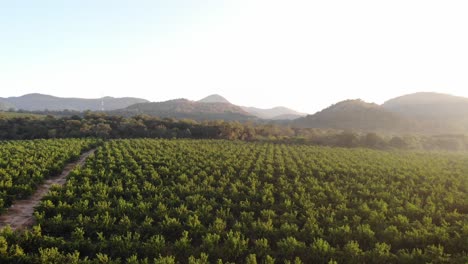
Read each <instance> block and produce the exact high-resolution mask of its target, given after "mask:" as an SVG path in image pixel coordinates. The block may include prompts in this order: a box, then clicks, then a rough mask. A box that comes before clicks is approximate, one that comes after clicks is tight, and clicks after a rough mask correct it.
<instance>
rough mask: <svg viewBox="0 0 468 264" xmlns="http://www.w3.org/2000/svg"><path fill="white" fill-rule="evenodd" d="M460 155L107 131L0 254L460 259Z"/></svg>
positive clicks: (1, 243) (464, 238)
mask: <svg viewBox="0 0 468 264" xmlns="http://www.w3.org/2000/svg"><path fill="white" fill-rule="evenodd" d="M467 175H468V160H467V158H466V156H465V155H464V154H456V153H452V154H449V153H446V154H438V153H422V152H408V151H378V150H365V149H345V148H328V147H315V146H306V145H290V144H272V143H262V142H257V143H248V142H240V141H237V142H232V141H225V140H153V139H133V140H131V139H130V140H111V141H107V142H105V143H104V145H102V146H101V147H99V148H98V150H97V151H96V152H95V155H94V156H91V157H90V158H89V160H88V161H87V163H86V164H85V166H84V167H82V168H79V169H76V170H74V171H73V172H72V175H70V177H69V179H68V182H67V184H66V185H65V186H64V187H56V188H54V189H53V190H52V191H51V192H50V193H49V195H48V196H47V197H46V198H45V199H44V200H43V202H42V203H41V205H40V206H39V207H38V208H37V212H36V219H37V223H36V225H35V226H34V227H33V228H32V230H31V231H25V232H24V233H14V232H12V231H11V230H9V229H8V228H7V229H4V230H3V231H2V232H1V234H0V262H1V263H428V262H432V263H466V261H467V260H468V248H467V247H466V245H468V186H467V182H468V179H467Z"/></svg>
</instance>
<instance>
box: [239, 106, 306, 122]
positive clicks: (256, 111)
mask: <svg viewBox="0 0 468 264" xmlns="http://www.w3.org/2000/svg"><path fill="white" fill-rule="evenodd" d="M242 109H244V110H245V111H246V112H249V113H250V114H252V115H254V116H257V117H259V118H263V119H273V120H292V119H296V118H299V117H302V116H305V115H306V114H303V113H299V112H296V111H294V110H292V109H289V108H286V107H282V106H279V107H274V108H270V109H261V108H256V107H245V106H244V107H242Z"/></svg>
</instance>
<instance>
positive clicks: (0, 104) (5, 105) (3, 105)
mask: <svg viewBox="0 0 468 264" xmlns="http://www.w3.org/2000/svg"><path fill="white" fill-rule="evenodd" d="M11 108H15V106H14V105H12V104H10V103H9V102H7V101H5V100H4V99H2V98H0V111H7V110H10V109H11Z"/></svg>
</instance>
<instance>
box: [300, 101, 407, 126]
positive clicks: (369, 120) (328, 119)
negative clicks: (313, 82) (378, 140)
mask: <svg viewBox="0 0 468 264" xmlns="http://www.w3.org/2000/svg"><path fill="white" fill-rule="evenodd" d="M292 125H293V126H296V127H303V128H331V129H340V130H357V131H375V132H390V131H391V132H408V131H410V129H411V122H410V120H408V119H406V118H404V117H402V116H400V115H398V114H396V113H392V112H389V111H387V110H386V109H384V108H383V107H382V106H379V105H377V104H373V103H366V102H364V101H362V100H360V99H357V100H346V101H342V102H339V103H337V104H334V105H332V106H330V107H328V108H326V109H324V110H322V111H320V112H317V113H315V114H313V115H308V116H306V117H302V118H299V119H296V120H294V121H293V122H292Z"/></svg>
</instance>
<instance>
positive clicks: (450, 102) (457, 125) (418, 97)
mask: <svg viewBox="0 0 468 264" xmlns="http://www.w3.org/2000/svg"><path fill="white" fill-rule="evenodd" d="M382 106H383V108H385V109H386V110H388V111H391V112H393V113H398V114H400V115H402V116H405V117H407V118H411V119H414V120H417V121H418V122H419V123H420V125H421V126H422V131H423V132H425V133H431V134H433V133H467V132H468V98H465V97H459V96H453V95H448V94H440V93H428V92H423V93H414V94H409V95H404V96H400V97H397V98H394V99H391V100H388V101H387V102H385V103H384V104H383V105H382Z"/></svg>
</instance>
